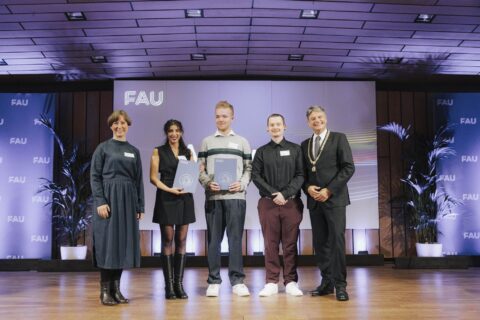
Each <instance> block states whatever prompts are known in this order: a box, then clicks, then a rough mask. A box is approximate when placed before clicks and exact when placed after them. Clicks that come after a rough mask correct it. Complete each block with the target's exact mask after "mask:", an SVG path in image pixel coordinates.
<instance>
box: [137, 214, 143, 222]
mask: <svg viewBox="0 0 480 320" xmlns="http://www.w3.org/2000/svg"><path fill="white" fill-rule="evenodd" d="M143 215H144V213H143V212H137V220H138V221H140V220H142V218H143Z"/></svg>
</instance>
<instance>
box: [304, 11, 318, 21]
mask: <svg viewBox="0 0 480 320" xmlns="http://www.w3.org/2000/svg"><path fill="white" fill-rule="evenodd" d="M300 18H302V19H317V18H318V10H302V12H301V13H300Z"/></svg>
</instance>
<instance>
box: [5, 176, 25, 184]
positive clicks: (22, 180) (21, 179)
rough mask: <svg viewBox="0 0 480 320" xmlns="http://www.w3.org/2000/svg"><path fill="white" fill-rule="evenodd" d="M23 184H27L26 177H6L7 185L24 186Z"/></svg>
mask: <svg viewBox="0 0 480 320" xmlns="http://www.w3.org/2000/svg"><path fill="white" fill-rule="evenodd" d="M25 182H27V177H25V176H9V177H8V183H20V184H24V183H25Z"/></svg>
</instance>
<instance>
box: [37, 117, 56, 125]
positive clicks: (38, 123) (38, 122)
mask: <svg viewBox="0 0 480 320" xmlns="http://www.w3.org/2000/svg"><path fill="white" fill-rule="evenodd" d="M48 121H50V123H52V119H48ZM33 125H34V126H41V125H43V124H42V121H40V119H38V118H35V119H33Z"/></svg>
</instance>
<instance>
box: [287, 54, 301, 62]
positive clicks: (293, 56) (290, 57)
mask: <svg viewBox="0 0 480 320" xmlns="http://www.w3.org/2000/svg"><path fill="white" fill-rule="evenodd" d="M288 60H290V61H303V54H289V55H288Z"/></svg>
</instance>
